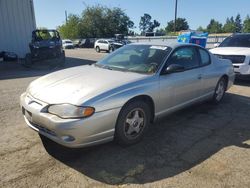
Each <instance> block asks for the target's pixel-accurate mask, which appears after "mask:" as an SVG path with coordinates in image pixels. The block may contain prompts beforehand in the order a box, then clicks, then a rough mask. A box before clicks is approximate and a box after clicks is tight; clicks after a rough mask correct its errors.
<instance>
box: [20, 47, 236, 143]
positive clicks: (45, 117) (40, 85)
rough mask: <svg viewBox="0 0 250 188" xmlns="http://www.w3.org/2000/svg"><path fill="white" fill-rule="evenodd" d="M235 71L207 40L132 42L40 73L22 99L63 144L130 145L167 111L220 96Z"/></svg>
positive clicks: (33, 123)
mask: <svg viewBox="0 0 250 188" xmlns="http://www.w3.org/2000/svg"><path fill="white" fill-rule="evenodd" d="M234 77H235V74H234V71H233V66H232V63H231V62H230V61H229V60H222V59H218V58H217V57H215V56H214V55H212V54H211V53H210V52H208V51H207V50H206V49H204V48H202V47H200V46H196V45H191V44H173V45H169V46H166V45H152V44H130V45H127V46H125V47H122V48H120V49H118V50H117V51H115V52H113V53H111V54H110V55H108V56H106V57H105V58H104V59H102V60H100V61H99V62H97V63H96V64H93V65H85V66H80V67H74V68H69V69H65V70H61V71H58V72H54V73H51V74H48V75H46V76H43V77H41V78H38V79H37V80H35V81H33V82H32V83H31V84H30V85H29V87H28V88H27V90H26V92H25V93H23V94H22V95H21V97H20V102H21V108H22V113H23V115H24V119H25V121H26V123H27V124H28V125H29V127H31V128H32V129H34V130H36V131H38V132H39V133H40V134H42V135H43V136H45V137H48V138H49V139H51V140H53V141H55V142H57V143H59V144H61V145H64V146H67V147H72V148H77V147H85V146H91V145H96V144H101V143H105V142H108V141H111V140H113V139H115V140H116V141H117V142H118V143H119V144H122V145H130V144H134V143H136V142H138V141H139V140H141V138H142V137H143V135H144V134H145V131H146V129H147V128H148V127H149V125H150V124H151V123H152V122H154V120H155V119H157V118H159V117H160V116H163V115H166V114H169V113H171V112H173V111H176V110H179V109H181V108H184V107H186V106H188V105H191V104H193V103H196V102H200V101H204V100H211V101H213V102H214V103H219V102H220V101H221V100H222V98H223V96H224V93H225V91H226V90H227V89H228V88H230V86H232V84H233V81H234Z"/></svg>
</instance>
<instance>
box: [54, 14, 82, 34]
mask: <svg viewBox="0 0 250 188" xmlns="http://www.w3.org/2000/svg"><path fill="white" fill-rule="evenodd" d="M79 24H80V18H79V16H77V15H73V14H71V15H69V17H68V21H67V23H65V24H63V25H62V26H59V27H58V31H59V32H60V35H61V36H62V38H68V39H76V38H79V36H80V25H79Z"/></svg>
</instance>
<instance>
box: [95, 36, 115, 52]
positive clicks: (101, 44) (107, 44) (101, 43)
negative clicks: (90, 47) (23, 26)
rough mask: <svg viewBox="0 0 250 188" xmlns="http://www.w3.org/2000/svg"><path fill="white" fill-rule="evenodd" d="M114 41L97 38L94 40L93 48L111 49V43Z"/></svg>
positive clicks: (99, 49)
mask: <svg viewBox="0 0 250 188" xmlns="http://www.w3.org/2000/svg"><path fill="white" fill-rule="evenodd" d="M112 43H114V40H110V39H99V40H97V41H96V42H95V50H96V51H97V52H100V51H107V52H110V51H112V48H111V44H112Z"/></svg>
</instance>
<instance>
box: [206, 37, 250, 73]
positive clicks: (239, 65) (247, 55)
mask: <svg viewBox="0 0 250 188" xmlns="http://www.w3.org/2000/svg"><path fill="white" fill-rule="evenodd" d="M210 52H211V53H213V54H214V55H217V56H218V57H219V58H223V59H229V60H231V61H232V63H233V66H234V72H235V73H236V74H238V75H240V76H250V33H245V34H234V35H232V36H230V37H227V38H226V39H225V40H224V41H223V42H222V43H221V44H220V45H219V46H218V47H217V48H213V49H211V50H210Z"/></svg>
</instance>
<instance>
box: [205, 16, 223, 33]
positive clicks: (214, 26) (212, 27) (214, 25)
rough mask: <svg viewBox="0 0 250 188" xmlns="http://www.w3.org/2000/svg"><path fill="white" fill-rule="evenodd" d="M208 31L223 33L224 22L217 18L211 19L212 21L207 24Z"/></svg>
mask: <svg viewBox="0 0 250 188" xmlns="http://www.w3.org/2000/svg"><path fill="white" fill-rule="evenodd" d="M207 31H208V32H209V33H221V32H222V24H221V23H220V22H218V21H216V20H215V19H211V20H210V23H209V24H208V26H207Z"/></svg>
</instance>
